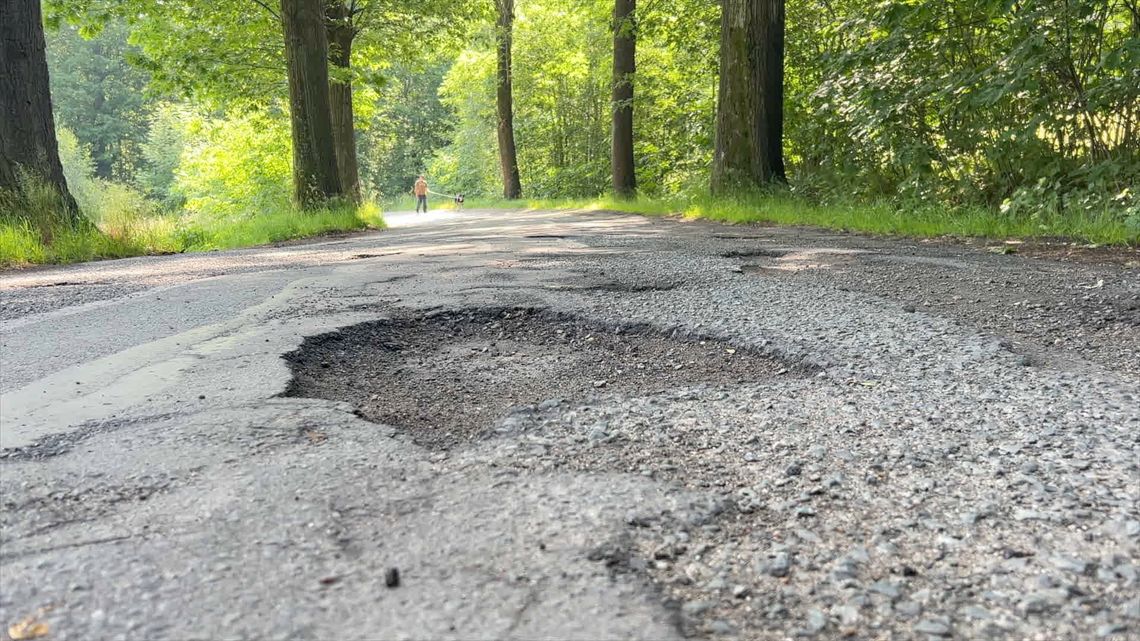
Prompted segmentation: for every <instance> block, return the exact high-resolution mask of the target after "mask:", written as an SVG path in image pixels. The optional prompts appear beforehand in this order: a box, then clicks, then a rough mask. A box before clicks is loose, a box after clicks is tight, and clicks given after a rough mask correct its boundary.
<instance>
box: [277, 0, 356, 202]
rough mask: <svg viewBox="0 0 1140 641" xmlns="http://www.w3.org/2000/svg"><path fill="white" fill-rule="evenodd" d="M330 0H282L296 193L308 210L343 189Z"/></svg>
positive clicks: (338, 193)
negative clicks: (328, 29) (332, 89)
mask: <svg viewBox="0 0 1140 641" xmlns="http://www.w3.org/2000/svg"><path fill="white" fill-rule="evenodd" d="M324 5H325V0H281V25H282V30H283V32H284V35H285V62H286V65H287V66H288V69H289V116H290V121H291V124H292V130H293V198H294V200H296V202H297V204H299V205H300V206H301V207H302V208H304V209H313V208H316V207H321V206H322V205H324V204H325V203H327V202H328V201H329V200H330V199H333V198H339V197H340V196H341V194H342V193H343V192H342V191H341V187H340V175H339V173H338V171H337V164H336V150H335V149H334V147H333V127H332V114H331V109H330V102H329V44H328V36H327V34H326V33H325V7H324Z"/></svg>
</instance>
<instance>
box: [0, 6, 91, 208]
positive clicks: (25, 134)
mask: <svg viewBox="0 0 1140 641" xmlns="http://www.w3.org/2000/svg"><path fill="white" fill-rule="evenodd" d="M25 177H26V178H29V179H32V180H42V181H45V182H46V183H47V184H48V185H50V186H52V187H54V188H55V189H56V191H58V192H59V195H60V198H61V201H62V206H63V210H64V214H65V215H66V216H67V218H69V219H72V220H75V219H78V218H79V207H77V206H76V204H75V199H74V198H73V197H72V196H71V192H70V191H68V189H67V180H66V179H64V177H63V165H61V164H60V162H59V143H58V141H57V140H56V137H55V118H54V116H53V115H52V111H51V90H50V89H49V88H48V66H47V52H46V43H45V42H44V27H43V18H42V17H41V14H40V0H4V1H3V2H0V189H3V190H7V191H12V192H14V193H19V192H20V191H22V190H23V187H22V185H21V181H22V180H23V179H24V178H25Z"/></svg>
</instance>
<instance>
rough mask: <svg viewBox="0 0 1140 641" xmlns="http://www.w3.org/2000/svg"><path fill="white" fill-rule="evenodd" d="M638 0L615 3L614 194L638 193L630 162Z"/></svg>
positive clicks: (612, 155)
mask: <svg viewBox="0 0 1140 641" xmlns="http://www.w3.org/2000/svg"><path fill="white" fill-rule="evenodd" d="M636 10H637V0H614V25H613V26H614V75H613V148H612V150H611V151H612V153H611V164H612V168H613V179H614V193H615V194H616V195H618V196H619V197H623V198H628V197H630V196H633V195H634V193H635V192H636V191H637V174H636V170H635V169H634V160H633V82H634V71H635V70H636V52H637V31H636V28H637V22H636V20H637V18H636V13H635V12H636Z"/></svg>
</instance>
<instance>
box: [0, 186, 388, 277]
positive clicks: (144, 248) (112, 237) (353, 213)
mask: <svg viewBox="0 0 1140 641" xmlns="http://www.w3.org/2000/svg"><path fill="white" fill-rule="evenodd" d="M25 191H26V194H27V195H24V196H23V197H21V198H19V199H17V198H14V197H13V196H12V195H11V194H6V195H3V198H0V268H2V267H13V266H19V265H30V264H41V263H74V262H83V261H89V260H97V259H105V258H126V257H129V256H141V255H147V254H169V253H179V252H186V251H209V250H213V249H232V248H237V247H250V246H254V245H263V244H268V243H274V242H279V241H284V240H292V239H296V238H304V237H307V236H317V235H320V234H326V233H330V232H336V231H354V230H363V229H381V228H383V227H384V219H383V216H382V215H381V211H380V208H379V207H378V206H377V205H375V204H372V203H365V204H364V205H361V206H360V207H334V208H329V209H324V210H318V211H311V212H301V211H296V210H294V209H292V208H288V207H285V208H282V209H280V210H277V211H262V212H257V213H254V214H249V215H246V216H242V217H240V218H236V219H216V218H208V217H193V216H179V215H175V214H164V213H160V212H156V211H154V210H153V208H152V207H151V206H149V205H148V204H146V203H143V205H144V206H139V204H138V203H134V204H131V203H127V204H126V206H123V207H119V208H116V207H110V206H108V207H104V208H102V211H96V212H90V213H89V214H88V215H89V216H90V218H91V221H90V222H88V221H81V222H71V221H68V220H66V219H64V218H63V217H61V216H60V215H59V213H58V212H59V211H61V208H59V206H58V198H56V199H54V200H53V199H52V198H51V197H50V195H44V194H40V193H37V191H36V190H35V189H32V190H25Z"/></svg>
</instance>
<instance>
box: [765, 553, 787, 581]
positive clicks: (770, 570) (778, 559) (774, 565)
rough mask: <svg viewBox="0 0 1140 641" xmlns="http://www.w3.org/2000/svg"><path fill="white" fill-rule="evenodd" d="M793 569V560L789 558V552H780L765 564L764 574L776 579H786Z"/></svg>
mask: <svg viewBox="0 0 1140 641" xmlns="http://www.w3.org/2000/svg"><path fill="white" fill-rule="evenodd" d="M791 567H792V560H791V559H790V558H789V557H788V554H787V552H778V553H777V554H776V555H775V556H774V557H772V558H771V559H770V560H769V561H768V562H767V563H765V564H764V573H765V574H768V575H770V576H774V577H785V576H788V570H790V569H791Z"/></svg>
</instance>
